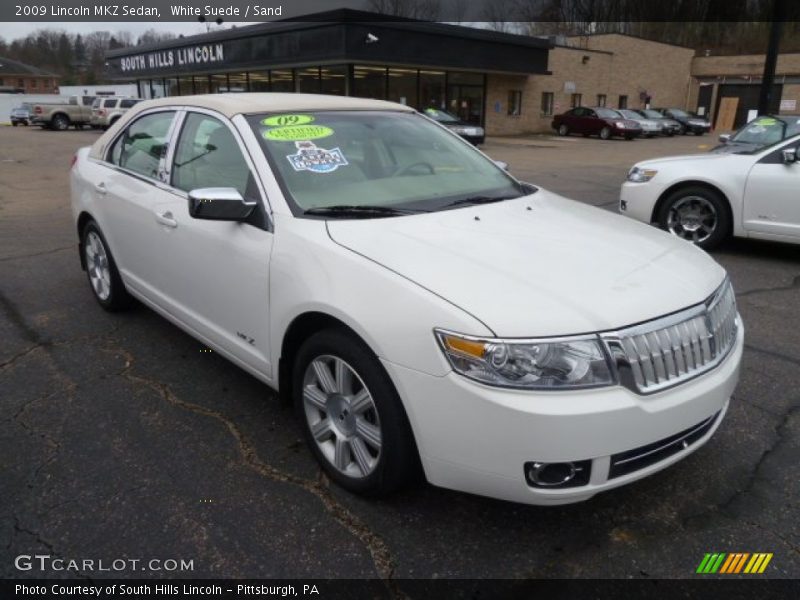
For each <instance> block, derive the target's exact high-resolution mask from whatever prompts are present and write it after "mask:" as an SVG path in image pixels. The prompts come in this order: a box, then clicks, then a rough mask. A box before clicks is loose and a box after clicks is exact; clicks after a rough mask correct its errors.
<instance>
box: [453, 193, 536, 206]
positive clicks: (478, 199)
mask: <svg viewBox="0 0 800 600" xmlns="http://www.w3.org/2000/svg"><path fill="white" fill-rule="evenodd" d="M521 197H522V196H470V197H469V198H462V199H461V200H456V201H454V202H451V203H450V204H446V205H445V208H450V207H451V206H462V205H464V204H491V203H493V202H502V201H503V200H514V199H515V198H521Z"/></svg>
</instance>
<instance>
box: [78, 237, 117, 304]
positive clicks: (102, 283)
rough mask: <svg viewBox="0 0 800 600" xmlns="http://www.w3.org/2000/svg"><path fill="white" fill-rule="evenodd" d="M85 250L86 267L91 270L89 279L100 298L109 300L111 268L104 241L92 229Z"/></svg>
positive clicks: (85, 243)
mask: <svg viewBox="0 0 800 600" xmlns="http://www.w3.org/2000/svg"><path fill="white" fill-rule="evenodd" d="M84 252H85V254H86V269H87V270H88V271H89V281H90V282H91V283H92V288H93V289H94V293H95V294H96V295H97V297H98V298H100V300H108V297H109V296H110V295H111V268H110V267H109V264H108V255H107V254H106V249H105V246H103V241H102V240H101V239H100V236H99V235H97V233H96V232H94V231H90V232H89V233H88V234H87V235H86V241H85V242H84Z"/></svg>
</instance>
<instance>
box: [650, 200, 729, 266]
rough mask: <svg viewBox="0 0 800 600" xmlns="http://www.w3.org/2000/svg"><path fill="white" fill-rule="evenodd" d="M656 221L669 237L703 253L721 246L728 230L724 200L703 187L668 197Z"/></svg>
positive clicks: (727, 216)
mask: <svg viewBox="0 0 800 600" xmlns="http://www.w3.org/2000/svg"><path fill="white" fill-rule="evenodd" d="M658 222H659V223H660V225H661V227H662V228H664V229H666V230H667V231H669V232H670V233H671V234H673V235H676V236H678V237H679V238H682V239H684V240H686V241H689V242H692V243H693V244H695V245H697V246H699V247H701V248H703V249H705V250H709V249H711V248H714V247H716V246H718V245H719V244H720V243H722V242H723V241H724V240H725V239H726V238H727V237H728V235H729V234H730V230H731V219H730V216H729V213H728V210H727V207H726V204H725V199H724V198H723V197H722V195H721V194H720V193H719V192H716V191H714V190H711V189H709V188H706V187H687V188H683V189H680V190H678V191H676V192H674V193H673V194H671V195H670V196H669V197H668V198H667V200H666V201H665V202H664V205H663V206H662V208H661V210H660V214H659V217H658Z"/></svg>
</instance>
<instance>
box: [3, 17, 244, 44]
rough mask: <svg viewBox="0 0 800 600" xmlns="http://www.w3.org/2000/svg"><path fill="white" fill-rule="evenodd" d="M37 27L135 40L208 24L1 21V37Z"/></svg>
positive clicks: (201, 28) (193, 31)
mask: <svg viewBox="0 0 800 600" xmlns="http://www.w3.org/2000/svg"><path fill="white" fill-rule="evenodd" d="M253 24H254V22H250V23H234V22H231V23H223V24H222V28H223V29H227V28H229V27H231V26H232V25H236V26H237V27H242V26H245V25H253ZM37 29H55V30H61V29H63V30H64V31H66V32H67V33H80V34H82V35H85V34H87V33H91V32H93V31H109V32H111V34H112V35H113V34H114V33H115V32H116V31H120V30H125V31H130V32H131V35H132V36H133V38H134V40H135V39H136V38H137V37H138V36H139V35H141V34H142V33H144V32H145V31H147V30H148V29H155V30H156V31H158V32H171V33H174V34H175V35H180V34H183V35H187V36H188V35H195V34H198V33H205V32H206V26H205V24H202V23H184V22H170V23H163V22H162V23H139V22H128V23H120V22H116V23H113V22H111V23H104V22H98V23H47V22H39V23H36V22H33V23H8V22H5V23H2V22H0V37H2V38H3V39H4V40H5V41H6V42H11V41H13V40H15V39H17V38H24V37H25V36H27V35H28V34H29V33H32V32H34V31H36V30H37ZM219 29H220V26H218V25H216V24H212V25H211V30H212V31H217V30H219Z"/></svg>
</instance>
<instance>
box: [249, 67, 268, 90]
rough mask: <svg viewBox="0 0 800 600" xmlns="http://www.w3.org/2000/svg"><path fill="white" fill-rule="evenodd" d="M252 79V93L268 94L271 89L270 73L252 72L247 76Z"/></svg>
mask: <svg viewBox="0 0 800 600" xmlns="http://www.w3.org/2000/svg"><path fill="white" fill-rule="evenodd" d="M247 77H248V78H249V79H250V91H251V92H268V91H269V90H270V87H269V71H250V72H249V73H248V74H247Z"/></svg>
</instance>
